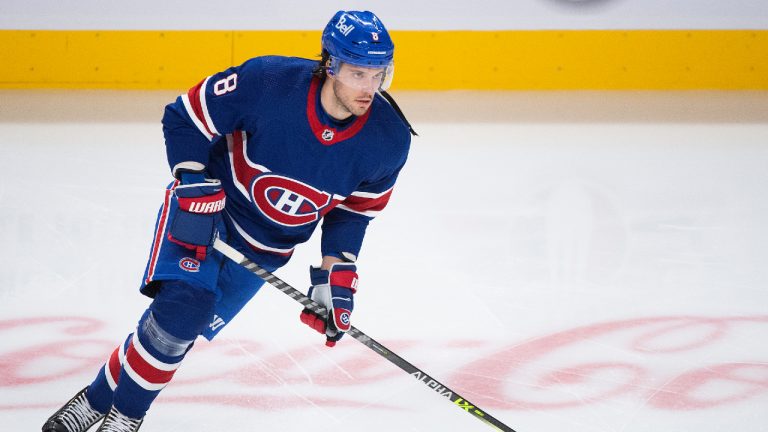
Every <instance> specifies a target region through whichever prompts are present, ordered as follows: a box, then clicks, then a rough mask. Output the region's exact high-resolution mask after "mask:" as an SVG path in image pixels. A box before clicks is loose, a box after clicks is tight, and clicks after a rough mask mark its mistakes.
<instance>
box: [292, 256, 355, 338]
mask: <svg viewBox="0 0 768 432" xmlns="http://www.w3.org/2000/svg"><path fill="white" fill-rule="evenodd" d="M309 276H310V278H311V280H312V286H311V287H310V288H309V292H308V293H307V297H309V298H311V299H312V300H314V302H315V303H317V304H319V305H320V306H323V307H325V308H326V310H328V317H327V319H324V318H323V317H320V316H318V315H317V314H315V313H314V312H312V311H311V310H309V309H304V310H303V311H302V312H301V322H303V323H304V324H306V325H308V326H310V327H312V328H313V329H315V330H317V331H318V332H319V333H322V334H325V338H326V341H325V345H327V346H329V347H332V346H334V345H336V342H338V341H339V339H341V337H342V336H344V333H345V332H347V331H348V330H349V329H350V328H351V327H352V324H351V322H350V318H351V316H352V309H353V308H354V307H355V303H354V294H355V292H357V268H356V267H355V265H354V264H351V263H335V264H332V265H331V268H330V270H324V269H321V268H319V267H310V269H309Z"/></svg>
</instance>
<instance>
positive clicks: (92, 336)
mask: <svg viewBox="0 0 768 432" xmlns="http://www.w3.org/2000/svg"><path fill="white" fill-rule="evenodd" d="M105 328H106V326H105V324H104V323H103V322H102V321H98V320H95V319H91V318H84V317H37V318H23V319H11V320H5V321H2V320H0V342H1V343H0V371H2V372H3V373H2V374H0V388H2V389H3V391H2V392H0V394H2V395H3V397H2V398H0V411H12V410H22V409H39V408H45V409H49V410H50V409H53V408H57V407H58V406H60V404H61V402H62V401H61V400H59V399H60V398H58V397H53V396H51V397H47V396H46V397H44V398H43V399H42V400H38V399H36V398H35V397H32V396H30V395H40V394H43V395H46V394H47V393H46V392H45V391H44V390H46V389H49V388H50V387H51V385H52V384H51V383H53V382H58V381H60V382H62V383H66V384H67V385H69V384H71V383H72V381H73V380H79V381H82V383H84V384H85V383H87V382H89V381H90V380H91V379H92V378H93V376H92V375H93V374H94V373H95V372H96V371H97V370H98V368H99V367H101V366H102V365H103V364H104V362H106V361H108V360H109V359H110V353H111V352H112V350H114V346H115V342H117V341H114V340H111V338H112V336H114V334H113V333H114V332H112V331H109V332H106V331H105ZM104 333H108V334H109V335H111V336H110V337H109V339H107V338H106V337H105V335H104ZM766 336H768V316H765V315H758V316H736V317H701V316H671V317H653V318H642V319H632V320H621V321H612V322H604V323H596V324H590V325H586V326H582V327H576V328H571V329H567V330H564V331H561V332H557V333H553V334H549V335H545V336H542V337H538V338H535V339H530V340H527V341H524V342H520V341H511V342H508V343H507V344H506V346H502V347H499V346H498V343H496V342H491V341H483V340H458V339H451V340H447V341H439V342H436V341H433V340H418V341H404V340H394V341H392V340H385V341H382V342H383V343H384V344H385V345H386V346H387V347H388V348H390V349H392V350H393V351H394V352H396V353H397V354H398V355H401V356H403V357H404V358H406V359H408V360H409V361H412V362H413V363H414V364H417V365H418V366H419V367H420V368H422V369H423V370H425V371H427V372H430V373H433V374H435V378H437V379H440V381H441V382H443V383H444V384H445V385H447V386H449V387H450V388H452V389H453V390H455V391H457V392H459V393H461V394H464V395H466V396H467V397H470V398H471V400H472V402H474V403H476V404H478V405H479V406H480V407H482V408H484V409H486V410H490V411H504V410H524V411H531V410H534V411H549V410H560V409H575V408H579V407H584V406H589V405H598V404H601V403H605V402H607V401H613V402H612V403H614V404H622V405H624V404H629V405H630V406H631V405H632V404H634V405H640V406H643V407H646V408H648V409H655V410H662V411H693V410H709V409H712V408H714V407H723V406H729V405H737V404H740V405H738V406H749V405H753V404H755V401H756V400H760V399H762V398H765V397H766V396H767V395H768V358H766V351H765V349H758V348H759V347H760V346H762V345H761V342H762V341H763V340H766ZM745 342H746V343H745ZM334 350H335V351H334V355H335V356H337V357H336V358H335V360H334V361H333V362H332V363H331V364H328V363H324V362H320V363H318V362H317V361H316V360H317V347H316V346H314V345H311V346H298V347H293V348H285V347H279V349H278V350H275V347H274V346H271V345H269V344H262V343H259V342H256V341H254V340H251V339H222V340H221V341H217V343H215V344H212V343H201V344H198V345H196V346H195V350H194V356H195V357H196V358H197V359H196V360H195V362H196V363H197V364H210V365H216V367H215V368H189V369H187V370H186V371H185V374H184V375H183V376H178V377H176V378H174V380H173V381H172V382H171V386H173V387H176V388H179V389H180V391H179V392H177V393H176V394H183V395H185V396H170V395H164V396H163V400H164V401H165V402H167V403H179V404H190V403H191V404H204V405H206V406H210V405H211V404H222V405H227V406H240V407H243V408H247V409H252V410H257V411H274V410H287V409H295V408H297V407H298V408H301V407H302V406H306V404H307V403H308V401H310V402H311V403H312V404H314V405H316V406H326V407H344V408H349V407H362V406H365V407H375V408H381V409H403V407H402V406H400V405H397V404H396V403H395V402H394V401H389V400H387V401H379V402H376V403H374V404H370V403H366V402H364V401H361V400H360V399H359V398H356V397H355V396H354V395H356V394H358V392H362V393H365V392H369V391H370V389H372V388H376V386H379V385H380V386H383V387H381V388H384V389H386V388H387V387H386V386H387V385H389V384H388V382H389V381H394V382H402V380H403V379H404V378H403V372H402V371H400V370H398V369H396V368H393V367H392V366H391V365H390V364H389V363H388V362H386V361H385V360H382V359H381V358H379V357H378V356H376V355H373V354H371V353H370V352H369V351H368V350H367V348H364V347H362V346H360V345H359V344H356V343H353V342H348V343H344V344H339V345H338V346H337V348H334ZM435 352H439V353H440V356H437V357H435V356H430V353H435ZM451 358H454V359H457V360H455V361H453V363H450V364H451V365H452V366H451V368H452V369H453V372H452V373H451V372H448V371H445V369H442V372H440V373H438V371H440V370H441V368H444V367H445V366H446V365H447V364H449V363H446V361H447V360H446V359H451ZM458 359H464V360H463V361H462V360H458ZM435 363H437V364H435ZM44 365H46V366H45V367H43V366H44ZM52 365H55V367H51V366H52ZM340 370H343V371H345V373H339V371H340ZM217 383H219V384H221V385H219V384H217ZM207 384H210V385H207ZM286 386H289V387H290V388H291V389H293V391H291V392H286ZM211 388H214V389H221V388H226V389H229V390H226V391H225V392H224V393H222V392H221V391H216V392H215V394H211V391H210V390H211ZM332 388H336V389H343V390H344V391H343V392H337V393H335V394H336V395H337V396H336V397H333V396H331V397H329V390H330V389H332ZM414 391H415V390H414ZM243 395H249V397H243ZM299 395H300V396H299ZM344 395H348V396H344ZM424 397H430V396H429V395H428V394H425V396H424ZM633 401H634V402H633Z"/></svg>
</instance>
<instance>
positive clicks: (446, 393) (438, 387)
mask: <svg viewBox="0 0 768 432" xmlns="http://www.w3.org/2000/svg"><path fill="white" fill-rule="evenodd" d="M213 248H214V249H216V250H217V251H219V252H221V253H222V254H223V255H224V256H226V257H227V258H229V259H231V260H232V261H234V262H236V263H238V264H240V265H241V266H243V267H245V268H246V269H248V270H249V271H250V272H251V273H254V274H255V275H256V276H258V277H260V278H262V279H264V281H265V282H267V283H268V284H270V285H272V286H274V287H275V288H277V289H279V290H280V291H282V292H283V293H284V294H286V295H287V296H288V297H291V298H292V299H294V300H296V301H297V302H299V303H301V305H302V306H304V307H305V308H307V309H310V310H311V311H312V312H314V313H316V314H318V315H320V316H323V317H325V316H327V315H328V311H327V310H326V309H325V308H324V307H322V306H320V305H319V304H317V303H315V302H314V301H312V300H311V299H310V298H309V297H307V296H305V295H304V293H302V292H301V291H299V290H297V289H296V288H294V287H292V286H290V285H288V284H287V283H286V282H284V281H283V280H282V279H280V278H278V277H277V276H275V275H274V274H272V273H271V272H269V271H267V270H265V269H264V268H262V267H261V266H260V265H258V264H256V263H255V262H253V261H251V260H249V259H248V258H246V257H245V255H243V254H241V253H240V252H238V251H237V250H235V249H234V248H233V247H231V246H229V245H228V244H226V243H224V242H223V241H221V240H220V239H216V241H215V242H214V244H213ZM347 334H348V335H350V336H352V337H353V338H355V339H356V340H357V341H359V342H360V343H362V344H363V345H365V346H367V347H368V348H370V349H371V350H373V351H374V352H376V353H377V354H379V355H380V356H382V357H384V358H385V359H387V360H389V361H390V362H391V363H392V364H394V365H395V366H397V367H399V368H400V369H402V370H404V371H405V372H406V373H407V374H409V375H411V376H413V377H414V378H416V379H418V380H419V381H421V382H422V383H424V384H425V385H426V386H427V387H429V388H431V389H432V390H433V391H435V392H436V393H437V394H439V395H440V396H443V397H445V398H447V399H448V400H450V401H451V402H453V404H454V405H456V406H458V407H459V408H461V409H462V410H464V411H466V412H468V413H469V414H472V415H473V416H475V417H476V418H477V419H479V420H481V421H483V422H484V423H485V424H487V425H489V426H491V427H492V428H494V429H496V430H498V431H502V432H515V430H514V429H512V428H511V427H509V426H507V425H505V424H504V423H502V422H500V421H499V420H497V419H495V418H494V417H493V416H491V415H490V414H488V413H486V412H485V411H483V410H481V409H480V408H478V406H477V405H475V404H473V403H472V402H470V401H468V400H466V399H465V398H463V397H462V396H461V395H459V394H458V393H456V392H455V391H453V390H451V389H450V388H448V387H447V386H446V385H444V384H442V383H441V382H439V381H437V380H436V379H434V378H432V377H431V376H430V375H428V374H427V373H426V372H424V371H423V370H421V369H419V368H417V367H416V366H414V365H412V364H411V363H410V362H408V361H406V360H405V359H403V358H402V357H400V356H399V355H397V354H395V353H393V352H392V351H390V350H389V349H387V348H386V347H385V346H384V345H382V344H380V343H379V342H377V341H376V340H374V339H373V338H372V337H370V336H368V335H366V334H365V333H363V332H362V331H361V330H359V329H358V328H356V327H355V326H352V327H351V328H350V329H349V331H348V332H347Z"/></svg>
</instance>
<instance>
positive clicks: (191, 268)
mask: <svg viewBox="0 0 768 432" xmlns="http://www.w3.org/2000/svg"><path fill="white" fill-rule="evenodd" d="M179 267H180V268H181V269H182V270H184V271H188V272H192V273H197V272H199V271H200V261H198V260H196V259H194V258H182V259H181V260H179Z"/></svg>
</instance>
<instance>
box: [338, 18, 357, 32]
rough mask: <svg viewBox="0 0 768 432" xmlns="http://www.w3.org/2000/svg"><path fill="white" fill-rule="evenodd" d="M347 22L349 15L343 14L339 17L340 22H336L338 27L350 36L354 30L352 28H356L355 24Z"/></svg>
mask: <svg viewBox="0 0 768 432" xmlns="http://www.w3.org/2000/svg"><path fill="white" fill-rule="evenodd" d="M346 22H347V16H346V15H342V16H341V17H340V18H339V22H337V23H336V28H337V29H338V30H339V31H340V32H341V34H343V35H344V36H349V34H350V33H351V32H352V30H354V29H355V26H353V25H352V24H344V23H346Z"/></svg>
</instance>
